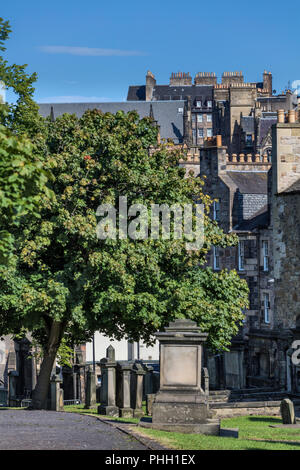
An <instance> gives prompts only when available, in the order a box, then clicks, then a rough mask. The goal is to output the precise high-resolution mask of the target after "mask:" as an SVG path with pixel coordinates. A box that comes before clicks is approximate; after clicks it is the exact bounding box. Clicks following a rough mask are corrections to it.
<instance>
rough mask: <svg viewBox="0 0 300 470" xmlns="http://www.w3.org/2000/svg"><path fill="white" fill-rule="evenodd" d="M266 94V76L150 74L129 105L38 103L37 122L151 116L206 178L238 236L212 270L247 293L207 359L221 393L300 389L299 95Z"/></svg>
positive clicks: (213, 259) (218, 214)
mask: <svg viewBox="0 0 300 470" xmlns="http://www.w3.org/2000/svg"><path fill="white" fill-rule="evenodd" d="M272 93H273V90H272V75H271V74H270V73H268V72H265V73H264V75H263V82H261V83H245V82H244V78H243V75H242V73H241V72H236V73H229V72H228V73H224V74H223V76H222V83H221V84H218V83H217V78H216V76H215V75H214V74H210V73H199V74H197V75H196V77H195V81H194V84H192V78H191V77H190V75H189V74H180V73H177V74H172V75H171V79H170V84H169V85H156V81H155V77H154V76H153V74H151V72H148V73H147V77H146V85H145V86H137V87H129V91H128V100H129V101H127V102H126V103H93V104H90V103H85V104H82V103H80V104H79V103H78V104H76V103H73V104H67V105H66V104H45V105H40V111H41V114H42V115H44V116H47V115H50V114H52V115H53V116H54V117H56V116H58V115H61V114H62V113H63V112H69V113H73V112H74V113H76V114H77V115H78V116H80V115H82V113H83V112H84V111H85V110H86V109H94V108H96V109H101V110H102V111H103V112H106V111H110V112H116V111H117V110H118V109H123V110H124V111H125V112H127V111H129V110H130V109H136V110H137V111H138V113H139V114H140V116H144V115H149V114H150V115H152V116H154V119H155V120H156V121H157V122H158V125H159V126H160V134H161V137H162V138H164V139H165V140H168V139H172V140H174V142H175V143H176V144H178V145H184V146H185V147H186V149H187V155H188V159H187V161H183V162H182V163H181V164H182V165H184V166H185V167H186V168H187V171H189V170H190V169H191V170H193V172H194V175H195V176H198V175H200V177H203V176H205V177H206V178H205V186H204V191H205V192H207V193H208V194H210V195H211V196H212V198H214V199H215V201H214V204H213V207H212V214H211V216H212V217H213V218H214V219H215V220H217V221H218V222H219V223H220V225H221V226H222V228H223V229H224V230H225V231H226V232H234V233H236V234H237V235H238V237H239V244H238V246H236V247H227V248H225V249H223V248H222V249H221V248H219V247H214V248H213V249H212V251H211V253H210V254H209V256H208V260H207V262H208V265H210V266H211V267H212V268H213V269H215V270H220V269H222V268H228V269H236V270H237V271H238V273H239V275H240V276H241V277H242V278H245V279H246V280H247V283H248V285H249V289H250V299H249V300H250V307H249V309H248V310H247V311H245V320H244V324H243V326H242V328H241V329H240V332H239V334H238V335H237V336H236V337H235V338H234V339H233V341H232V347H231V350H230V352H226V353H222V354H217V355H208V357H207V361H208V366H209V370H210V381H211V384H210V385H211V387H212V388H217V389H220V388H221V389H222V388H245V387H271V388H273V389H288V390H292V391H294V392H299V391H300V386H299V371H298V369H297V367H295V366H294V365H293V364H292V361H291V354H292V349H291V344H292V340H293V339H294V338H296V339H298V336H299V338H300V318H299V313H297V302H298V297H299V295H298V293H297V284H296V283H295V281H297V280H298V277H299V275H300V274H299V271H297V266H298V264H299V263H298V255H297V246H298V245H297V244H298V243H299V240H298V238H299V237H297V236H295V234H296V235H297V230H291V229H290V227H289V225H292V224H293V225H294V224H297V223H298V222H300V216H299V214H298V212H299V211H298V208H297V197H298V196H297V195H298V192H299V189H300V184H299V181H298V176H299V175H298V170H299V168H300V163H299V162H298V161H297V158H299V161H300V157H298V152H299V155H300V151H299V148H300V145H299V142H298V139H300V124H299V123H293V122H291V121H292V120H293V116H294V112H295V111H294V109H295V107H296V100H295V96H294V95H292V94H291V93H290V92H286V93H285V94H282V95H278V96H273V94H272ZM208 114H211V115H212V118H211V122H210V118H209V119H208V120H207V115H208ZM198 115H202V120H201V118H198V117H197V116H198ZM285 115H286V118H285ZM204 116H206V117H204ZM278 116H279V118H278ZM287 116H289V118H288V117H287ZM285 119H286V120H289V121H290V122H282V121H285ZM277 121H279V123H278V124H277ZM201 128H202V129H203V139H202V140H199V139H198V137H199V135H198V134H199V132H198V131H199V129H201ZM207 129H212V134H211V135H212V137H210V133H209V135H207ZM297 129H298V130H297ZM298 131H299V135H298V133H297V132H298ZM272 133H273V137H272ZM201 134H202V133H201ZM216 134H217V138H215V137H213V136H214V135H216ZM298 145H299V148H298ZM298 166H299V168H298ZM279 183H280V184H279ZM298 216H299V217H298ZM298 218H299V221H298ZM287 286H288V287H287ZM99 341H100V339H99ZM123 346H124V345H123ZM127 346H128V348H127ZM129 346H130V345H125V350H127V353H128V358H129V355H130V354H131V355H132V358H136V355H137V352H133V351H132V348H136V351H137V350H138V345H136V346H135V345H133V346H131V349H130V348H129ZM87 349H88V350H89V349H90V347H89V346H88V348H87ZM130 351H131V352H130ZM125 352H126V351H125ZM145 353H146V355H147V352H145ZM151 355H152V352H151ZM145 357H146V356H145ZM146 358H147V357H146ZM97 359H98V357H97ZM152 359H156V357H152Z"/></svg>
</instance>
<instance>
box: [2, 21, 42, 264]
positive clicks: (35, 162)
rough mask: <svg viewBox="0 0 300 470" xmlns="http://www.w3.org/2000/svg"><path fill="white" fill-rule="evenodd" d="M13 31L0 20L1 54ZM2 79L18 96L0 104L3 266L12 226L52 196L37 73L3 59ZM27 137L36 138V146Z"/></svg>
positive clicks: (6, 256) (11, 241) (34, 211)
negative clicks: (44, 163)
mask: <svg viewBox="0 0 300 470" xmlns="http://www.w3.org/2000/svg"><path fill="white" fill-rule="evenodd" d="M10 32H11V30H10V26H9V22H8V21H4V20H3V19H2V18H0V51H1V52H2V53H4V52H5V50H6V48H5V46H4V44H5V41H6V40H7V39H8V37H9V33H10ZM0 80H1V82H3V83H4V85H5V87H6V88H7V89H12V90H13V91H14V92H15V94H16V96H17V102H16V103H15V104H11V105H9V104H7V103H1V104H0V263H4V262H7V259H8V257H9V255H10V253H11V251H12V248H13V241H14V238H13V236H12V230H11V227H12V225H13V224H14V225H16V224H18V223H19V222H20V219H21V217H24V216H25V215H26V214H27V215H28V214H31V215H34V216H38V206H39V203H40V197H41V194H42V193H43V192H46V193H47V194H48V196H49V195H50V193H49V192H48V189H47V187H46V181H47V173H46V171H45V170H44V169H43V167H42V161H41V159H40V155H41V152H40V151H39V146H40V143H41V142H43V139H40V138H41V136H42V134H41V132H42V131H44V129H43V126H44V123H43V120H42V119H41V117H40V116H39V114H38V106H37V104H36V103H35V102H34V101H33V99H32V94H33V91H34V88H33V85H32V84H33V82H34V81H35V80H36V74H32V75H29V74H27V72H26V65H16V64H13V65H9V64H8V63H7V61H6V60H5V59H4V58H3V57H2V56H0ZM28 137H31V140H32V138H33V137H34V138H35V143H34V142H33V141H30V140H29V138H28Z"/></svg>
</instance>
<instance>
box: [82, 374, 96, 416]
mask: <svg viewBox="0 0 300 470" xmlns="http://www.w3.org/2000/svg"><path fill="white" fill-rule="evenodd" d="M96 405H97V401H96V379H95V372H94V371H92V370H91V367H89V369H88V371H87V373H86V389H85V406H84V407H85V408H86V409H90V408H95V407H96Z"/></svg>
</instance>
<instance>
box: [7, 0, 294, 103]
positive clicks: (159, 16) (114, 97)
mask: <svg viewBox="0 0 300 470" xmlns="http://www.w3.org/2000/svg"><path fill="white" fill-rule="evenodd" d="M299 14H300V4H299V2H298V1H293V0H291V1H289V2H288V4H283V3H282V2H275V1H274V0H273V1H269V0H263V1H261V0H260V1H257V0H253V1H251V2H241V1H235V0H234V1H230V0H229V1H227V2H225V1H224V0H223V1H219V0H214V1H206V2H202V1H201V0H190V1H189V2H183V1H181V2H179V1H177V0H172V1H171V0H160V1H158V0H149V1H147V2H145V1H142V0H139V1H137V0H127V1H124V0H123V1H121V0H114V1H110V2H109V1H108V0H105V1H103V0H87V1H86V2H82V1H78V0H72V1H70V0H60V1H58V0H51V2H44V1H41V0H39V1H37V0H27V1H24V0H11V1H10V2H6V4H5V3H4V4H2V5H1V16H2V17H3V18H4V19H5V20H9V21H10V23H11V26H12V29H13V32H12V34H11V38H10V40H9V41H8V42H7V52H6V54H5V57H6V58H7V60H8V61H9V63H11V62H14V63H17V64H21V63H27V64H29V66H28V70H29V71H30V72H34V71H35V72H37V73H38V81H37V83H36V93H35V99H36V100H37V101H40V102H41V101H43V102H49V101H58V102H59V101H123V100H126V95H127V89H128V85H130V84H132V85H134V84H136V85H139V84H144V82H145V75H146V72H147V70H148V69H150V70H151V71H152V72H153V73H154V75H155V77H156V79H157V82H158V83H159V84H166V83H168V80H169V76H170V74H171V72H178V71H182V72H190V73H191V75H192V76H194V75H195V74H196V73H197V72H200V71H207V72H216V74H217V75H218V77H220V76H221V74H222V72H223V71H240V70H242V71H243V72H244V76H245V78H246V80H247V81H258V80H261V78H262V73H263V70H264V69H268V70H270V71H272V72H273V88H275V89H276V90H277V92H280V91H282V90H284V89H285V87H286V86H287V84H288V82H289V81H291V82H293V81H294V80H297V79H300V61H299V28H298V25H297V24H298V18H299Z"/></svg>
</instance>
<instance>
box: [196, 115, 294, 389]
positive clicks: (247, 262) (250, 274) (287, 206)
mask: <svg viewBox="0 0 300 470" xmlns="http://www.w3.org/2000/svg"><path fill="white" fill-rule="evenodd" d="M295 121H296V119H295V111H293V110H291V111H289V112H288V113H284V110H279V111H278V123H276V124H273V126H272V138H273V146H272V149H273V150H272V166H271V163H270V162H269V161H268V158H267V156H265V157H264V158H263V161H261V160H260V158H259V155H249V154H248V155H247V156H246V157H245V156H244V155H242V156H239V157H236V156H235V157H232V156H230V155H229V154H228V153H227V152H228V150H227V147H226V146H222V143H221V141H220V138H219V139H218V141H216V142H212V143H211V145H210V146H207V147H206V148H203V149H202V150H201V157H200V168H201V170H200V176H203V175H205V176H206V178H205V187H204V190H205V191H206V192H207V193H209V194H210V195H211V196H212V197H213V198H214V199H215V201H214V203H213V207H212V214H211V215H212V218H214V219H215V220H217V221H218V222H219V224H220V225H221V226H222V228H223V229H224V230H225V231H227V232H231V233H235V234H237V235H238V237H239V244H238V246H236V247H227V248H220V247H217V246H215V247H213V249H212V250H211V252H210V255H209V257H208V264H209V265H210V266H211V267H212V268H213V269H214V270H216V271H218V270H221V269H223V268H229V269H236V270H237V272H238V273H239V275H240V276H241V277H242V278H245V279H246V280H247V282H248V286H249V289H250V299H249V300H250V308H249V310H247V311H245V321H244V324H243V327H242V328H241V330H240V333H239V335H238V336H237V337H236V338H234V339H233V342H232V347H231V351H230V352H226V353H223V354H220V355H215V356H209V358H208V366H209V370H210V379H211V386H212V387H214V388H246V387H271V388H272V389H274V390H275V389H278V390H288V391H290V392H292V393H299V392H300V366H298V365H297V363H295V361H293V358H292V355H293V353H294V352H295V349H293V348H292V345H293V342H294V341H295V340H298V339H300V314H299V292H298V291H299V289H298V284H299V281H300V271H299V261H300V258H299V247H300V232H299V227H298V225H299V224H300V214H299V202H300V199H299V195H300V123H299V122H295Z"/></svg>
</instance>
